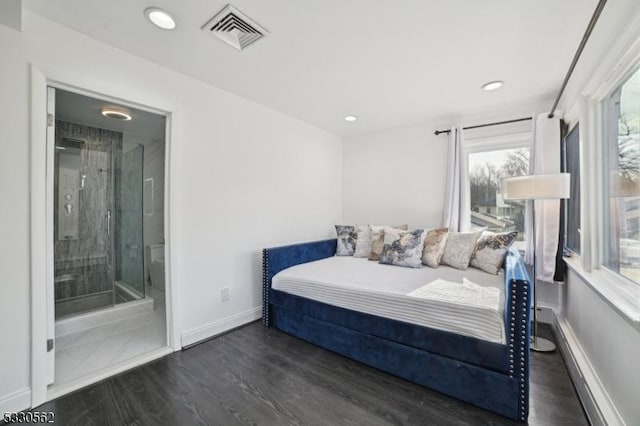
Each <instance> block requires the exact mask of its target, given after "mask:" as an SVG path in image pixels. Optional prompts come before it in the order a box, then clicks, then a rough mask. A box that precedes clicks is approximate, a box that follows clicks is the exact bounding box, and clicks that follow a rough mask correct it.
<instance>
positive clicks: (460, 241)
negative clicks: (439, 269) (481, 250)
mask: <svg viewBox="0 0 640 426" xmlns="http://www.w3.org/2000/svg"><path fill="white" fill-rule="evenodd" d="M480 235H482V231H476V232H449V234H448V235H447V245H446V246H445V247H444V253H443V254H442V259H440V263H441V264H442V265H449V266H452V267H454V268H457V269H467V268H468V267H469V262H470V261H471V255H473V251H474V249H475V248H476V242H477V241H478V239H479V238H480Z"/></svg>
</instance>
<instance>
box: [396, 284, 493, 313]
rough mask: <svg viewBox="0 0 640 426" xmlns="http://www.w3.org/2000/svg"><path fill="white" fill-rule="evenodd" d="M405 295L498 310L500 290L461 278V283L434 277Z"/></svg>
mask: <svg viewBox="0 0 640 426" xmlns="http://www.w3.org/2000/svg"><path fill="white" fill-rule="evenodd" d="M407 296H411V297H419V298H421V299H429V300H438V301H442V302H447V303H456V304H460V305H467V306H469V305H470V306H476V307H479V308H487V309H492V310H495V311H500V309H501V305H502V303H501V300H500V290H498V289H497V288H495V287H484V286H481V285H478V284H476V283H473V282H471V281H469V280H468V279H466V278H463V282H462V283H455V282H451V281H446V280H443V279H440V278H438V279H436V280H434V281H431V282H430V283H429V284H425V285H423V286H422V287H420V288H417V289H415V290H413V291H412V292H410V293H408V294H407Z"/></svg>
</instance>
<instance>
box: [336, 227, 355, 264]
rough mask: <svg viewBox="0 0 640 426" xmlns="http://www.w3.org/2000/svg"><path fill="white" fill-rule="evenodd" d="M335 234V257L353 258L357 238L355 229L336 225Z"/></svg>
mask: <svg viewBox="0 0 640 426" xmlns="http://www.w3.org/2000/svg"><path fill="white" fill-rule="evenodd" d="M336 234H338V246H337V247H336V256H353V253H354V252H355V251H356V239H357V238H358V234H357V233H356V227H355V226H348V225H336Z"/></svg>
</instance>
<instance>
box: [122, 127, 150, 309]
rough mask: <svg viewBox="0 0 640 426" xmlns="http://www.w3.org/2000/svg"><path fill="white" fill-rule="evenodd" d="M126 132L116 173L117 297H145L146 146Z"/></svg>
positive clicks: (124, 298)
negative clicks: (143, 209)
mask: <svg viewBox="0 0 640 426" xmlns="http://www.w3.org/2000/svg"><path fill="white" fill-rule="evenodd" d="M130 139H131V137H129V136H128V135H125V142H124V144H123V145H122V148H121V149H120V150H119V151H118V152H117V153H116V157H117V160H116V168H115V170H116V173H115V207H116V209H115V226H116V228H115V250H116V255H115V274H116V275H115V280H116V281H115V301H116V303H122V302H128V301H132V300H137V299H141V298H144V243H143V225H142V217H143V211H142V200H143V197H142V188H143V182H144V177H143V166H144V155H143V154H144V148H143V146H142V145H141V144H139V143H135V142H132V141H130Z"/></svg>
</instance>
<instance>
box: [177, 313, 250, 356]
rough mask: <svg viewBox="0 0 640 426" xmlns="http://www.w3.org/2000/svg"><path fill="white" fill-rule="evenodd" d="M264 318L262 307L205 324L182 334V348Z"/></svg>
mask: <svg viewBox="0 0 640 426" xmlns="http://www.w3.org/2000/svg"><path fill="white" fill-rule="evenodd" d="M261 317H262V307H260V306H258V307H255V308H253V309H249V310H248V311H245V312H240V313H239V314H235V315H232V316H230V317H227V318H224V319H221V320H219V321H215V322H212V323H209V324H205V325H203V326H201V327H198V328H194V329H193V330H189V331H185V332H184V333H182V338H181V342H182V347H185V346H189V345H193V344H194V343H197V342H199V341H201V340H206V339H210V338H212V337H214V336H217V335H218V334H221V333H224V332H225V331H229V330H231V329H233V328H236V327H240V326H241V325H244V324H247V323H250V322H251V321H255V320H257V319H260V318H261Z"/></svg>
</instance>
